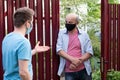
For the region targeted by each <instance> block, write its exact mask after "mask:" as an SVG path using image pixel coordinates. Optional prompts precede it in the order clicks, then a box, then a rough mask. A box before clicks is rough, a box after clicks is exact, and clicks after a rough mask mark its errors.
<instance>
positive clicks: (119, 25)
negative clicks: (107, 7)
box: [117, 5, 120, 71]
mask: <svg viewBox="0 0 120 80" xmlns="http://www.w3.org/2000/svg"><path fill="white" fill-rule="evenodd" d="M117 12H118V26H117V33H118V44H117V45H118V54H117V56H118V59H117V61H118V62H117V65H118V69H117V70H119V71H120V5H118V10H117Z"/></svg>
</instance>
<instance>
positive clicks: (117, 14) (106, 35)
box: [101, 0, 120, 80]
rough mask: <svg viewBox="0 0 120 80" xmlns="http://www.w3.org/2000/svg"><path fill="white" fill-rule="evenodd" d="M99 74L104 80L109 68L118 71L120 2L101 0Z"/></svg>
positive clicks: (119, 61) (119, 60)
mask: <svg viewBox="0 0 120 80" xmlns="http://www.w3.org/2000/svg"><path fill="white" fill-rule="evenodd" d="M101 33H102V35H101V36H102V40H101V41H102V42H101V75H102V80H106V77H107V72H108V71H109V70H111V69H114V70H116V71H120V4H109V3H108V0H101Z"/></svg>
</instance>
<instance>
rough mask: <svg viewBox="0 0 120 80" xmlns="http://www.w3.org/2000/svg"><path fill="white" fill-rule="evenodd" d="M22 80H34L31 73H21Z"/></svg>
mask: <svg viewBox="0 0 120 80" xmlns="http://www.w3.org/2000/svg"><path fill="white" fill-rule="evenodd" d="M20 76H21V79H22V80H32V79H31V76H30V74H29V72H28V71H27V72H21V73H20Z"/></svg>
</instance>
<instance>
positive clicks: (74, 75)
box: [65, 69, 92, 80]
mask: <svg viewBox="0 0 120 80" xmlns="http://www.w3.org/2000/svg"><path fill="white" fill-rule="evenodd" d="M65 80H92V77H91V75H88V74H87V72H86V69H83V70H80V71H78V72H65Z"/></svg>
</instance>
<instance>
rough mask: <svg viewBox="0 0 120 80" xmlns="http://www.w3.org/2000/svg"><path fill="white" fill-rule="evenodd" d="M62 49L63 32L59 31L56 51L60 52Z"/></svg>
mask: <svg viewBox="0 0 120 80" xmlns="http://www.w3.org/2000/svg"><path fill="white" fill-rule="evenodd" d="M60 50H62V33H61V31H60V32H59V33H58V38H57V44H56V52H57V53H58V52H59V51H60Z"/></svg>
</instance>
